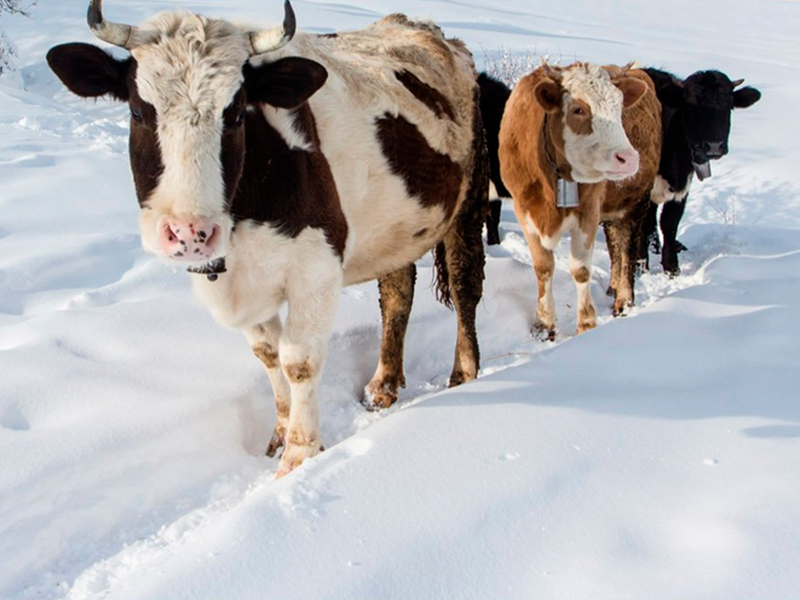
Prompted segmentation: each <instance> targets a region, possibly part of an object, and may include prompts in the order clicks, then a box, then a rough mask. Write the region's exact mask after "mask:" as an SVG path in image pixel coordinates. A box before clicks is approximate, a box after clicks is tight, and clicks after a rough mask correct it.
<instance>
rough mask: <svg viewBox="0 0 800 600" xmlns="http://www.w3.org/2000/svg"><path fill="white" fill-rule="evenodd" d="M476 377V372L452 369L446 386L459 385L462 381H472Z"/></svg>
mask: <svg viewBox="0 0 800 600" xmlns="http://www.w3.org/2000/svg"><path fill="white" fill-rule="evenodd" d="M477 378H478V375H477V373H467V372H466V371H462V370H461V369H459V370H458V371H453V372H452V373H450V379H448V380H447V387H451V388H452V387H456V386H457V385H461V384H462V383H466V382H467V381H472V380H473V379H477Z"/></svg>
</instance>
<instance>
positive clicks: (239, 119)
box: [233, 111, 244, 127]
mask: <svg viewBox="0 0 800 600" xmlns="http://www.w3.org/2000/svg"><path fill="white" fill-rule="evenodd" d="M242 123H244V111H242V112H240V113H239V116H238V117H236V121H234V123H233V126H234V127H239V126H240V125H241V124H242Z"/></svg>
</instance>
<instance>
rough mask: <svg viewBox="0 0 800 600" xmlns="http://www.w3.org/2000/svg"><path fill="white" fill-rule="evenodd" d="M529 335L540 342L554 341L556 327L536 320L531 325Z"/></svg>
mask: <svg viewBox="0 0 800 600" xmlns="http://www.w3.org/2000/svg"><path fill="white" fill-rule="evenodd" d="M531 335H532V336H533V337H534V338H535V339H537V340H539V341H540V342H554V341H556V327H555V325H545V324H544V323H542V322H541V321H537V322H536V323H534V324H533V327H531Z"/></svg>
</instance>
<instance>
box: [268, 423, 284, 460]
mask: <svg viewBox="0 0 800 600" xmlns="http://www.w3.org/2000/svg"><path fill="white" fill-rule="evenodd" d="M283 444H284V440H283V434H282V433H278V430H277V429H275V433H273V434H272V439H271V440H270V441H269V444H268V445H267V456H269V457H270V458H275V455H276V454H277V453H278V450H280V449H281V448H283Z"/></svg>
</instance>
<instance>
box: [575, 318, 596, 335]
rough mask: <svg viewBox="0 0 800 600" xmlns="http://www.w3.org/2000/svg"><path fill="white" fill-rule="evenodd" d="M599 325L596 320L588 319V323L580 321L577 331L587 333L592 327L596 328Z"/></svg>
mask: <svg viewBox="0 0 800 600" xmlns="http://www.w3.org/2000/svg"><path fill="white" fill-rule="evenodd" d="M595 327H597V323H596V322H595V321H587V322H586V323H578V328H577V333H578V335H580V334H582V333H586V332H587V331H589V330H590V329H594V328H595Z"/></svg>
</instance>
